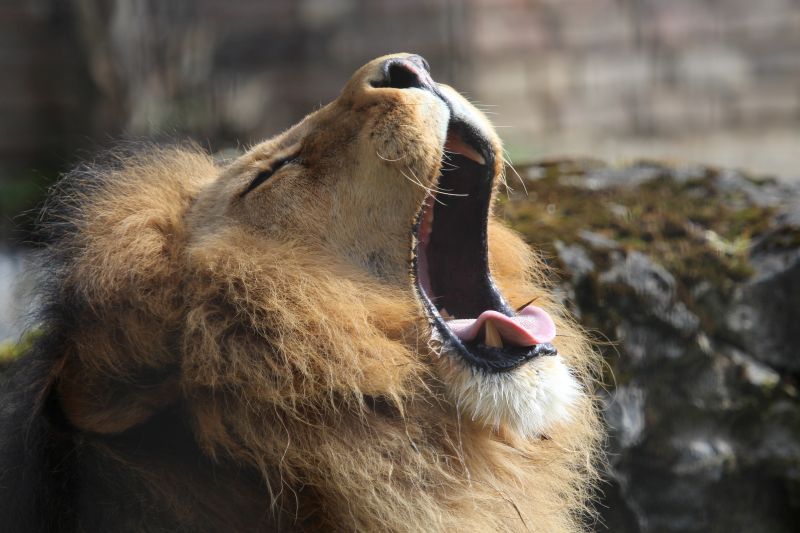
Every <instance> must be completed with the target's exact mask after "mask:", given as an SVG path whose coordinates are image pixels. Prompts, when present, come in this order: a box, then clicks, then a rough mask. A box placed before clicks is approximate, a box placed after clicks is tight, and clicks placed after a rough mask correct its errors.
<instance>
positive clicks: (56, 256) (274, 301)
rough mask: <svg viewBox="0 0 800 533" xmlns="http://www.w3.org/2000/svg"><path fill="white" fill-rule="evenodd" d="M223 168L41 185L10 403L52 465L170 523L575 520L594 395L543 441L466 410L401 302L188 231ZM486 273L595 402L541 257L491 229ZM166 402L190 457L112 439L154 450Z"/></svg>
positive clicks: (369, 283)
mask: <svg viewBox="0 0 800 533" xmlns="http://www.w3.org/2000/svg"><path fill="white" fill-rule="evenodd" d="M219 171H220V169H219V167H218V165H217V164H216V163H215V162H214V161H213V160H212V159H211V158H210V157H209V156H208V155H207V154H205V153H203V152H202V151H201V150H199V149H197V148H194V147H187V146H182V147H176V148H166V149H165V148H153V147H150V148H148V149H146V150H144V151H141V150H140V151H135V152H132V153H128V154H126V155H115V156H114V158H113V159H112V161H111V162H110V163H104V164H98V165H89V166H85V167H83V168H80V169H78V170H77V171H75V172H73V173H72V174H71V175H70V176H68V177H67V179H66V180H65V181H63V182H62V184H61V185H60V186H59V187H58V189H57V190H56V191H55V192H54V193H53V195H52V196H51V198H52V199H51V201H50V203H49V204H48V206H47V208H46V209H45V211H44V217H43V219H44V221H45V227H46V228H47V235H48V240H49V246H48V247H47V249H46V251H45V253H44V256H43V257H44V261H43V263H42V265H43V266H42V269H41V273H42V281H43V286H45V287H46V290H45V292H44V294H43V296H42V302H43V308H44V311H43V317H44V318H43V325H42V331H43V340H42V341H41V343H40V346H39V349H38V352H37V355H35V356H34V357H35V358H38V359H37V360H38V361H40V367H41V368H44V369H45V370H44V371H42V372H40V373H39V377H38V378H36V379H37V380H38V382H37V383H36V384H31V383H25V384H24V385H25V386H24V387H23V388H25V390H33V389H36V388H37V387H38V388H39V389H37V390H40V392H38V393H37V394H30V395H28V396H27V398H28V400H20V401H28V402H30V404H31V406H30V407H31V409H32V412H35V413H39V414H40V415H37V416H42V417H45V418H46V419H47V420H48V422H47V427H46V428H45V429H41V428H43V427H44V426H41V423H40V422H34V421H33V420H34V417H33V416H31V417H30V418H29V419H28V421H27V422H26V423H27V424H29V426H26V427H29V428H30V427H33V426H34V425H35V424H40V429H39V430H37V431H39V433H37V434H41V432H45V433H47V432H50V433H52V432H54V431H61V432H63V433H64V434H66V435H68V436H69V437H68V438H67V439H68V440H67V441H66V444H64V446H65V447H66V449H68V450H69V453H66V454H65V458H66V459H64V460H65V461H67V462H69V463H75V464H77V465H78V466H77V467H75V468H76V470H78V471H80V470H81V468H82V467H81V466H80V465H81V461H86V460H87V458H94V457H97V458H99V459H97V460H94V459H91V461H93V463H92V464H101V465H103V469H102V471H103V472H105V473H106V474H101V473H100V472H99V471H98V469H97V468H95V469H94V470H90V471H88V472H89V473H87V472H86V471H84V473H83V475H82V476H79V478H80V479H82V480H84V481H85V480H86V479H87V476H103V475H107V476H112V475H113V474H112V473H113V472H117V471H118V472H122V473H123V474H121V475H120V476H119V477H118V478H115V481H114V482H113V483H112V486H113V487H117V488H118V487H120V486H122V487H124V488H123V489H120V493H121V494H127V495H131V494H135V495H136V497H137V498H139V501H141V502H146V504H142V506H140V507H136V508H135V509H137V510H138V511H137V512H142V513H146V512H148V509H150V508H153V509H159V513H161V514H165V515H169V516H171V517H172V518H170V520H171V521H164V520H162V521H161V522H159V521H158V520H161V519H160V518H159V516H161V515H160V514H158V513H155V514H151V516H152V517H153V518H152V519H153V520H154V523H155V524H165V523H168V524H171V526H170V527H174V528H177V527H180V528H186V529H187V530H192V529H194V530H203V529H206V528H207V529H209V530H213V529H214V528H216V527H220V526H222V527H230V528H232V530H236V529H237V528H238V529H241V530H247V529H248V528H252V527H253V526H254V524H255V525H257V526H258V527H261V528H264V529H270V528H274V529H288V530H291V529H295V528H297V529H313V528H317V527H318V528H321V529H333V530H358V531H445V530H450V531H458V530H470V531H511V530H529V531H547V532H554V531H572V530H579V529H582V528H583V527H584V526H583V524H584V523H585V520H586V518H587V516H588V515H587V512H586V509H587V507H586V503H587V501H588V499H589V497H590V495H591V490H592V486H593V483H594V480H595V477H596V474H595V469H594V465H595V463H596V459H597V448H598V441H599V438H600V431H599V428H598V422H597V420H598V417H597V414H596V410H595V406H594V405H593V402H592V400H591V399H590V398H591V396H590V394H586V395H581V397H580V398H579V399H578V400H577V402H576V403H575V405H574V406H573V409H572V410H571V412H570V417H569V420H568V421H566V422H564V423H562V424H559V425H557V426H555V427H553V428H552V431H550V432H549V433H548V434H547V435H545V436H542V438H536V439H522V438H520V437H518V436H516V435H514V434H513V433H511V432H508V431H504V429H503V427H499V428H491V427H488V428H487V427H486V425H485V424H484V423H483V421H481V420H471V419H469V418H468V417H463V416H461V414H460V412H459V409H460V406H459V405H458V403H457V402H455V404H454V402H451V401H448V399H447V398H446V397H445V394H444V392H443V388H442V385H441V383H440V381H439V378H437V377H436V376H435V375H434V373H433V372H432V370H431V369H432V367H433V366H434V365H436V364H446V363H442V362H441V361H438V362H437V361H436V360H435V359H436V358H437V357H438V356H436V355H435V354H434V352H433V351H431V350H430V349H429V347H428V346H427V345H426V344H424V343H419V342H418V341H416V339H419V338H423V335H422V334H421V331H424V330H425V328H427V327H428V326H427V324H425V323H424V322H421V319H420V318H419V316H420V312H419V308H418V304H417V303H416V302H415V300H414V298H413V295H412V294H411V293H410V292H409V291H400V290H397V289H395V288H391V287H388V286H386V285H384V284H382V283H380V282H379V281H378V280H377V279H375V278H371V277H369V276H367V275H365V274H363V273H361V272H360V271H358V270H357V269H355V268H354V267H353V266H352V265H349V264H348V263H347V262H345V261H338V262H337V261H335V260H332V259H331V258H330V257H328V256H324V257H323V256H321V255H320V254H319V253H318V252H317V251H315V250H313V249H311V248H309V247H307V246H305V244H304V243H302V242H293V241H292V239H291V238H290V236H287V238H286V239H285V240H283V241H281V242H278V241H272V240H265V239H264V238H262V237H261V236H260V235H258V234H256V233H250V232H244V231H235V230H230V229H226V230H225V231H210V230H206V229H205V228H203V227H197V225H195V226H193V221H194V220H195V218H194V211H193V210H194V209H197V206H196V205H195V199H196V198H197V195H198V192H199V191H200V190H201V189H202V188H203V187H205V186H206V185H207V184H208V183H210V182H211V180H213V179H214V178H215V176H217V175H218V173H219ZM320 231H324V228H320ZM490 260H491V268H492V271H493V274H494V276H495V278H496V279H497V282H498V284H499V285H500V287H501V289H502V290H503V292H504V294H505V295H506V296H507V297H508V299H509V301H510V302H512V303H514V304H517V305H518V304H521V303H524V302H526V301H528V300H530V299H531V298H532V297H536V298H537V305H540V306H542V307H544V308H546V309H547V310H548V311H549V312H550V313H551V314H552V315H553V316H554V317H555V319H556V321H557V326H558V331H559V337H558V338H557V340H556V343H555V344H556V346H557V348H558V350H559V352H560V353H561V354H562V356H563V357H564V359H565V361H566V362H567V364H568V366H569V368H570V369H571V371H572V372H573V373H574V375H575V376H576V377H577V378H578V380H579V382H580V384H581V387H583V389H584V391H585V392H587V393H590V392H591V391H592V388H593V378H592V376H593V375H594V372H595V369H594V368H593V364H594V363H593V361H595V356H594V354H593V353H592V351H591V348H590V346H589V344H588V343H587V342H586V340H585V336H584V334H583V333H582V332H581V331H580V329H579V328H578V327H577V326H576V325H575V324H574V323H573V322H572V321H571V320H570V319H568V318H567V316H566V313H565V312H564V311H563V310H562V309H561V307H559V306H558V305H557V304H556V303H555V302H554V301H553V299H552V298H551V297H550V293H549V290H548V285H547V283H546V277H547V274H546V272H545V270H544V269H543V266H542V264H541V262H540V261H539V260H538V259H537V257H536V256H535V254H534V253H533V252H531V251H530V248H529V247H528V246H526V245H525V244H524V243H523V242H522V240H521V239H520V238H519V237H518V236H517V235H515V234H513V233H512V232H511V231H510V230H508V229H506V228H505V227H503V226H502V225H501V224H499V223H497V222H492V223H491V227H490ZM18 375H19V374H18ZM17 379H18V380H21V381H23V382H24V381H25V380H26V379H29V378H17ZM54 399H57V400H54ZM54 405H55V407H54ZM165 411H166V412H169V413H171V415H170V416H174V417H175V420H181V421H182V422H181V423H177V422H176V423H175V425H174V426H173V428H174V427H178V428H183V427H185V434H184V436H183V437H182V439H183V440H185V441H186V442H189V443H192V444H189V445H187V446H189V447H192V446H195V447H196V450H195V451H192V452H191V453H192V454H194V455H191V454H190V455H191V457H195V456H196V457H197V459H196V460H193V461H194V462H192V461H189V464H188V465H186V464H181V466H180V468H173V467H171V466H169V463H168V461H166V460H165V459H164V458H165V457H170V456H169V455H168V454H167V455H164V454H166V452H164V454H162V452H160V451H158V452H155V451H154V452H153V453H152V454H151V455H152V456H149V455H148V453H149V452H148V450H150V449H151V448H148V447H147V445H144V444H140V447H139V448H135V447H131V446H128V445H127V444H125V443H126V442H127V441H125V438H127V437H126V435H130V434H132V432H138V433H137V435H138V434H141V433H142V432H145V433H146V432H148V431H149V432H150V434H148V435H145V436H144V437H143V436H141V435H140V436H139V438H140V439H142V440H141V441H137V442H151V441H159V440H160V439H161V438H162V436H161V435H160V434H158V433H157V432H156V429H154V428H153V427H150V426H148V424H152V423H154V422H153V421H154V420H157V419H158V420H161V422H159V424H162V425H160V426H155V427H156V428H158V427H163V423H164V422H163V418H162V419H159V417H163V416H164V415H162V414H161V413H163V412H165ZM54 413H55V414H54ZM53 420H56V421H55V422H54V421H53ZM170 420H172V419H170ZM3 424H5V427H4V428H3V429H4V430H7V429H9V426H8V422H3ZM20 424H21V422H20ZM167 425H169V424H167ZM37 427H39V426H37ZM148 428H150V429H148ZM175 431H180V430H175ZM34 433H36V431H32V430H31V431H29V432H28V433H27V434H28V435H32V434H34ZM145 437H146V438H145ZM163 438H164V439H167V438H172V437H170V435H169V434H165V435H164V436H163ZM115 439H116V440H115ZM148 439H149V440H148ZM181 442H183V441H181ZM115 443H122V444H119V445H116V444H115ZM162 444H163V443H162ZM162 444H159V445H154V448H152V449H154V450H155V449H158V450H160V448H159V446H161V445H162ZM164 445H165V446H166V444H164ZM176 446H177V444H176ZM192 449H193V450H194V448H192ZM131 450H138V451H137V452H134V451H131ZM47 453H51V452H44V451H43V452H41V454H42V455H41V456H42V457H44V456H45V455H47ZM187 453H188V452H187ZM159 454H161V455H159ZM4 460H6V461H7V460H9V459H8V456H7V457H5V458H4ZM202 469H209V470H214V472H215V473H214V474H213V475H210V474H208V473H207V472H202V471H201V470H202ZM4 476H5V478H4V479H2V481H3V483H8V482H13V477H11V478H9V476H11V474H8V473H7V474H4ZM209 476H210V477H209ZM212 478H213V479H212ZM70 480H72V478H69V479H68V480H67V481H64V480H62V481H61V482H62V483H68V482H70ZM215 482H221V483H226V484H228V485H227V489H226V487H220V486H218V485H217V484H215ZM78 486H79V485H75V487H78ZM103 486H106V485H103ZM75 490H77V488H76V489H75ZM226 490H229V491H230V493H231V496H230V497H218V495H217V492H215V491H222V493H224V492H225V491H226ZM0 494H5V492H4V491H0ZM70 497H71V498H73V499H74V500H75V501H76V502H77V501H80V498H81V495H80V494H77V495H72V496H70ZM232 502H233V503H232ZM76 505H78V504H76ZM81 505H83V504H81ZM85 505H89V506H91V504H90V503H86V504H85ZM78 506H80V505H78ZM257 509H261V511H260V512H261V516H256V517H251V516H250V517H249V516H248V513H249V514H250V515H252V514H253V513H255V512H256V510H257ZM0 514H8V511H7V510H3V512H2V513H0ZM34 514H35V513H34ZM44 514H46V513H44ZM122 514H124V513H122ZM129 514H134V513H133V511H131V512H130V513H129ZM264 517H267V518H264ZM0 518H2V517H0ZM9 519H10V518H9ZM29 519H30V520H34V519H33V518H29ZM36 520H43V518H41V517H39V518H36ZM77 520H78V521H80V519H77ZM120 520H122V518H120ZM138 520H140V521H141V522H140V523H139V525H140V526H141V529H142V530H151V529H154V526H153V525H152V524H150V523H149V522H147V520H148V518H146V517H139V518H138ZM148 528H149V529H148ZM131 529H136V528H135V527H132V528H131Z"/></svg>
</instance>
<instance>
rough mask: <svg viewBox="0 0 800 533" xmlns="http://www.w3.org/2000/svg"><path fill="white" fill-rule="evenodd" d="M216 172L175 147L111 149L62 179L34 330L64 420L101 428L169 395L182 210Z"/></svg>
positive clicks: (143, 414)
mask: <svg viewBox="0 0 800 533" xmlns="http://www.w3.org/2000/svg"><path fill="white" fill-rule="evenodd" d="M216 175H217V169H216V167H215V165H214V163H213V162H212V161H211V159H210V158H209V157H208V155H206V154H203V153H201V152H199V151H196V150H191V149H189V150H187V149H181V148H171V149H150V150H148V151H142V152H137V153H136V154H132V155H127V156H120V155H118V154H115V155H114V161H113V162H112V164H111V165H110V166H97V167H86V168H82V169H80V170H78V171H75V172H73V173H72V174H70V175H68V176H67V177H66V178H65V179H64V180H63V181H62V182H61V184H60V185H59V186H58V187H57V188H56V190H55V191H54V193H53V195H52V196H51V199H50V203H49V204H48V205H47V206H46V208H45V212H44V215H45V218H46V220H45V230H46V231H47V232H48V233H46V236H47V238H48V240H49V241H50V245H49V248H48V250H47V252H48V255H47V256H46V262H47V263H46V264H45V265H44V270H43V273H44V275H45V276H47V278H48V280H47V281H48V291H49V292H48V293H47V294H45V297H44V298H43V301H45V302H46V303H49V304H50V306H49V307H48V310H47V311H46V315H45V317H44V322H45V328H44V329H45V330H47V331H50V332H52V334H53V335H55V336H56V337H57V338H58V339H59V342H58V348H57V351H58V352H59V353H58V356H59V357H61V358H63V366H62V368H61V371H60V373H59V375H58V376H57V381H56V389H55V392H56V394H57V396H58V399H59V403H60V405H61V407H62V409H63V411H64V413H65V415H66V416H67V418H68V419H69V420H70V422H72V423H73V424H74V425H76V426H78V427H80V428H83V429H86V430H90V431H94V432H101V433H113V432H118V431H122V430H124V429H127V428H129V427H131V426H133V425H136V424H139V423H141V422H143V421H145V420H146V419H147V418H148V417H149V416H150V415H152V414H153V413H154V412H156V411H157V410H159V409H161V408H163V407H164V406H165V405H167V404H169V403H171V402H172V401H173V400H174V398H175V396H176V394H177V385H176V382H177V372H178V369H179V368H180V350H179V348H178V345H179V343H178V342H176V339H178V338H179V337H180V335H179V331H180V328H181V323H182V322H181V321H182V317H183V315H184V307H185V292H186V290H187V288H186V276H185V272H184V268H183V262H182V261H183V250H184V249H185V247H186V240H187V238H188V237H187V228H186V219H187V212H188V209H189V207H190V205H191V204H192V202H193V199H194V198H196V196H197V194H198V192H199V190H200V189H202V187H203V186H205V184H206V183H208V181H209V180H211V179H213V178H214V177H215V176H216Z"/></svg>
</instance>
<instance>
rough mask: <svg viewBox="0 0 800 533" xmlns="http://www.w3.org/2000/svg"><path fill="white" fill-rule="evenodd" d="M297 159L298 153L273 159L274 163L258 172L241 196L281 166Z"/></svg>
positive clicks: (269, 176) (265, 179) (268, 177)
mask: <svg viewBox="0 0 800 533" xmlns="http://www.w3.org/2000/svg"><path fill="white" fill-rule="evenodd" d="M296 160H297V154H294V155H290V156H287V157H282V158H280V159H277V160H275V161H273V162H272V164H270V166H269V168H266V169H264V170H262V171H260V172H259V173H258V174H256V177H255V178H253V181H251V182H250V185H248V186H247V188H246V189H245V190H244V191H242V193H241V194H240V195H239V197H240V198H241V197H242V196H244V195H246V194H247V193H249V192H250V191H252V190H253V189H255V188H257V187H258V186H260V185H261V184H262V183H264V182H265V181H267V180H268V179H270V178H271V177H272V176H273V174H275V173H276V172H277V171H279V170H280V169H281V168H283V167H284V166H286V165H288V164H290V163H293V162H295V161H296Z"/></svg>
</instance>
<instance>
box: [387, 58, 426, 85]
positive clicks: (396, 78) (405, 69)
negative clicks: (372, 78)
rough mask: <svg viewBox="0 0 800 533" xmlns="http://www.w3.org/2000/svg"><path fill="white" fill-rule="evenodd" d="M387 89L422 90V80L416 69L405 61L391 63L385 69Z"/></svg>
mask: <svg viewBox="0 0 800 533" xmlns="http://www.w3.org/2000/svg"><path fill="white" fill-rule="evenodd" d="M387 74H388V76H387V79H386V81H387V84H386V86H387V87H394V88H395V89H410V88H412V87H416V88H418V89H419V88H422V80H421V79H420V77H419V73H418V72H417V69H416V68H415V67H414V66H413V65H412V64H411V63H408V62H406V61H398V62H397V63H392V64H390V65H389V68H388V69H387Z"/></svg>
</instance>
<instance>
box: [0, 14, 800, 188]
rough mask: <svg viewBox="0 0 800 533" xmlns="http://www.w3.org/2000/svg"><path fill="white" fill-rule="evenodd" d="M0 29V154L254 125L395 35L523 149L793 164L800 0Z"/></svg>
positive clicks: (48, 19)
mask: <svg viewBox="0 0 800 533" xmlns="http://www.w3.org/2000/svg"><path fill="white" fill-rule="evenodd" d="M0 41H1V42H2V45H3V46H2V48H0V69H2V70H3V72H4V75H3V76H2V77H1V78H2V80H3V81H2V82H0V113H2V120H0V170H2V168H5V169H8V168H11V167H13V168H15V169H17V170H19V169H20V168H22V169H27V168H29V167H30V166H32V165H33V166H40V167H41V166H43V165H42V163H41V162H42V161H43V160H45V159H54V160H55V162H56V163H58V164H60V165H62V166H63V165H64V164H66V163H67V162H69V161H70V160H72V159H73V156H72V154H73V150H74V149H75V148H76V147H81V146H84V147H86V146H93V145H95V144H96V143H97V142H101V143H102V142H104V141H105V140H106V139H107V138H108V136H113V137H115V136H118V135H120V134H123V133H127V134H132V135H145V136H153V135H156V134H160V135H171V136H175V135H177V136H180V135H191V136H192V137H194V138H198V139H202V140H206V141H207V142H208V143H209V144H210V145H211V147H212V148H214V149H218V148H221V147H222V146H223V145H230V144H234V143H249V142H252V141H254V140H257V139H259V138H262V137H263V136H266V135H270V134H273V133H275V132H277V131H280V130H281V129H283V128H285V127H286V126H288V125H290V124H291V123H293V122H294V121H296V120H298V119H299V118H301V117H302V116H303V114H305V113H306V112H308V111H309V110H310V109H313V108H314V107H315V106H317V105H319V104H320V103H322V102H325V101H328V100H329V99H331V98H332V97H334V96H335V95H336V93H337V92H338V90H339V88H340V87H341V85H342V83H343V82H344V81H345V80H346V79H347V77H348V76H349V75H350V73H351V72H352V71H353V69H354V68H356V67H357V66H358V65H360V64H361V63H362V62H364V61H365V60H367V59H369V58H372V57H375V56H377V55H380V54H384V53H388V52H394V51H401V50H406V51H414V52H418V53H421V54H423V55H424V56H426V57H427V58H428V60H429V62H430V63H431V65H432V66H433V70H434V75H435V76H436V77H437V79H439V80H442V81H445V82H449V83H453V84H454V85H456V86H457V87H459V88H460V89H462V90H463V91H464V92H466V93H467V94H469V95H470V96H471V97H472V98H473V99H475V100H476V101H478V102H479V103H481V104H482V105H486V106H487V107H486V110H487V111H488V112H490V113H493V115H492V118H493V119H494V120H495V121H496V122H497V123H498V125H500V126H503V128H502V129H501V132H502V133H503V136H504V137H505V138H506V140H507V144H508V146H509V149H510V152H511V154H512V155H513V156H517V157H516V158H517V159H525V158H530V157H531V156H537V155H549V154H552V153H555V152H561V153H565V152H566V153H576V152H579V153H582V154H584V155H595V156H600V157H615V156H616V155H628V154H630V155H671V156H673V157H676V158H678V159H681V158H683V157H682V156H684V155H685V156H687V157H688V158H689V159H698V158H700V159H703V157H702V156H703V154H704V153H707V154H708V157H707V158H705V159H704V161H705V162H712V163H714V162H716V163H721V164H736V165H750V166H754V167H756V168H755V170H757V171H772V172H777V173H779V174H798V173H800V172H793V171H794V169H795V168H796V167H797V166H800V156H798V155H797V154H796V153H792V152H797V150H794V151H793V150H791V146H792V141H794V140H797V135H798V132H800V2H798V0H762V1H759V2H751V1H748V0H726V1H725V2H719V1H717V0H673V1H670V2H658V1H655V0H566V1H562V0H538V1H535V0H463V1H460V0H440V1H438V2H429V1H426V0H404V1H402V2H399V1H393V0H377V1H373V0H273V1H270V2H263V1H259V0H237V1H236V2H225V1H221V0H198V1H192V2H190V1H188V0H173V1H170V2H157V1H155V0H30V1H26V2H20V1H15V0H0ZM770 135H771V136H770ZM726 142H727V144H726ZM659 143H660V144H659ZM664 143H666V146H669V147H671V148H670V149H667V150H662V151H661V152H658V150H655V151H654V148H653V147H654V146H655V147H658V146H664ZM627 147H630V149H628V148H627ZM703 151H705V152H703ZM52 156H55V157H52ZM5 174H6V175H7V174H8V172H6V173H5ZM3 177H4V178H5V177H6V176H3Z"/></svg>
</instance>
